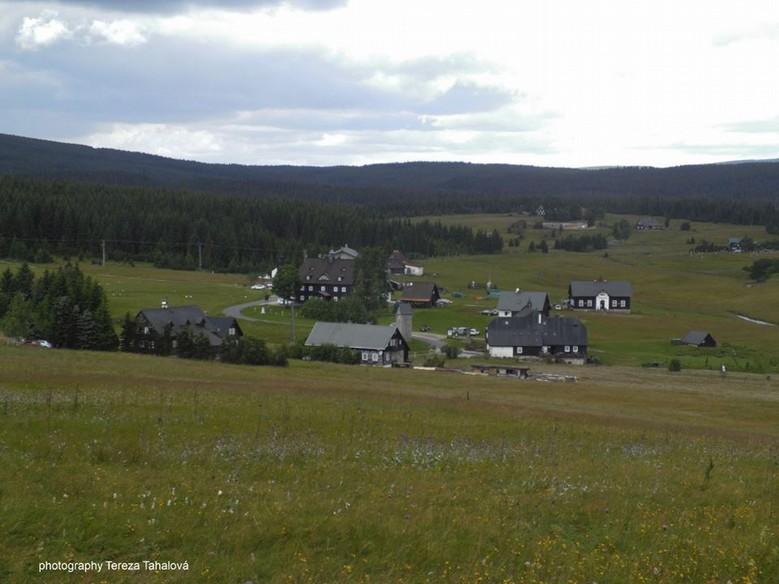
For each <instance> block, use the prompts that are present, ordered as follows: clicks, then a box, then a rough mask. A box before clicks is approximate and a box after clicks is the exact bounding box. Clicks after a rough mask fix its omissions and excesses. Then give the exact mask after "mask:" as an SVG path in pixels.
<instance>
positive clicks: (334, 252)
mask: <svg viewBox="0 0 779 584" xmlns="http://www.w3.org/2000/svg"><path fill="white" fill-rule="evenodd" d="M326 257H328V258H332V259H334V260H356V259H357V258H358V257H360V254H359V252H358V251H357V250H356V249H352V248H351V247H349V246H348V245H346V244H344V245H343V246H341V247H339V248H338V249H331V250H330V251H329V252H327V254H326Z"/></svg>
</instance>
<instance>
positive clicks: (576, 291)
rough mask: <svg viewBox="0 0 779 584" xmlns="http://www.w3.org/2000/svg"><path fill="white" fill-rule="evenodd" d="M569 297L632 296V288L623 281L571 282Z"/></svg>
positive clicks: (628, 283)
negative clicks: (602, 294)
mask: <svg viewBox="0 0 779 584" xmlns="http://www.w3.org/2000/svg"><path fill="white" fill-rule="evenodd" d="M570 291H571V296H577V297H578V296H597V295H598V294H600V293H601V292H605V293H606V294H608V295H609V296H633V286H631V285H630V282H625V281H624V280H593V281H591V282H590V281H581V280H577V281H573V282H571V285H570Z"/></svg>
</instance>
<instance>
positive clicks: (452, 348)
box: [443, 343, 460, 359]
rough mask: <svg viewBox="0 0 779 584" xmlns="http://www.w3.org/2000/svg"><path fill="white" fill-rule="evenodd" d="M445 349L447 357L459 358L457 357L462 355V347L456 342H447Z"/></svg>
mask: <svg viewBox="0 0 779 584" xmlns="http://www.w3.org/2000/svg"><path fill="white" fill-rule="evenodd" d="M443 351H444V355H446V358H447V359H457V357H458V356H459V355H460V347H458V346H457V345H455V344H454V343H447V344H446V345H444V348H443Z"/></svg>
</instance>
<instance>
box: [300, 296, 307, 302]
mask: <svg viewBox="0 0 779 584" xmlns="http://www.w3.org/2000/svg"><path fill="white" fill-rule="evenodd" d="M305 299H306V297H305V296H303V295H302V294H301V295H300V301H301V302H302V301H303V300H305Z"/></svg>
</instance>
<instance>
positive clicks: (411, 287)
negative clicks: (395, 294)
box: [400, 282, 438, 302]
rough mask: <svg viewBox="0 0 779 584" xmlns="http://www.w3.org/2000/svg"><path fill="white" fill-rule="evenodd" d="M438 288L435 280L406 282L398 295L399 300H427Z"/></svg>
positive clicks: (430, 298) (431, 297)
mask: <svg viewBox="0 0 779 584" xmlns="http://www.w3.org/2000/svg"><path fill="white" fill-rule="evenodd" d="M437 290H438V286H436V284H435V282H408V283H407V284H406V287H405V288H403V294H401V295H400V299H401V301H406V302H408V301H412V302H429V301H430V300H432V299H433V293H434V292H435V291H437Z"/></svg>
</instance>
